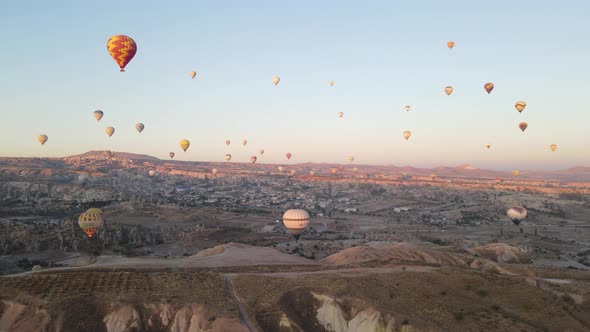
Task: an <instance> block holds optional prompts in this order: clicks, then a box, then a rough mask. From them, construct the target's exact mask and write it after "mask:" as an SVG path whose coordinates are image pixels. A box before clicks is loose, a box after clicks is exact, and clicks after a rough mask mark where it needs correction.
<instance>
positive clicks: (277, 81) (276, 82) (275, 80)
mask: <svg viewBox="0 0 590 332" xmlns="http://www.w3.org/2000/svg"><path fill="white" fill-rule="evenodd" d="M280 81H281V78H280V77H278V76H275V77H273V78H272V83H273V84H274V85H278V84H279V82H280Z"/></svg>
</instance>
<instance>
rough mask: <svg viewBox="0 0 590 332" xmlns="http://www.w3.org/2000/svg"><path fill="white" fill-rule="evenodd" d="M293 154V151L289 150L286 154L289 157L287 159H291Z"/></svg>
mask: <svg viewBox="0 0 590 332" xmlns="http://www.w3.org/2000/svg"><path fill="white" fill-rule="evenodd" d="M291 156H292V154H291V152H287V154H286V155H285V157H287V160H289V159H291Z"/></svg>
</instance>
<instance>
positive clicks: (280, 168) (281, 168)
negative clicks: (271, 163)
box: [277, 166, 285, 173]
mask: <svg viewBox="0 0 590 332" xmlns="http://www.w3.org/2000/svg"><path fill="white" fill-rule="evenodd" d="M277 169H278V170H279V172H281V173H282V172H283V170H285V168H283V166H279V167H277Z"/></svg>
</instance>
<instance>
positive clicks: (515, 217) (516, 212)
mask: <svg viewBox="0 0 590 332" xmlns="http://www.w3.org/2000/svg"><path fill="white" fill-rule="evenodd" d="M506 214H507V215H508V218H510V220H512V222H513V223H514V224H515V225H518V224H520V223H521V222H522V221H523V220H524V218H526V214H527V212H526V209H525V208H523V207H520V206H515V207H511V208H510V209H508V211H506Z"/></svg>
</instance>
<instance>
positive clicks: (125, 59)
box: [107, 35, 137, 72]
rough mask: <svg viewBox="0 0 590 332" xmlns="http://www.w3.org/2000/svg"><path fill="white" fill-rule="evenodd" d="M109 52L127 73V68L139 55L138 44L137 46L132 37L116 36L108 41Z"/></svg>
mask: <svg viewBox="0 0 590 332" xmlns="http://www.w3.org/2000/svg"><path fill="white" fill-rule="evenodd" d="M107 50H108V51H109V54H110V55H111V57H112V58H113V60H115V62H116V63H117V64H118V65H119V67H120V68H121V71H122V72H123V71H125V66H127V65H128V64H129V62H130V61H131V59H133V57H134V56H135V53H137V44H135V41H134V40H133V39H131V37H128V36H125V35H116V36H112V37H111V38H109V40H108V41H107Z"/></svg>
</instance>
